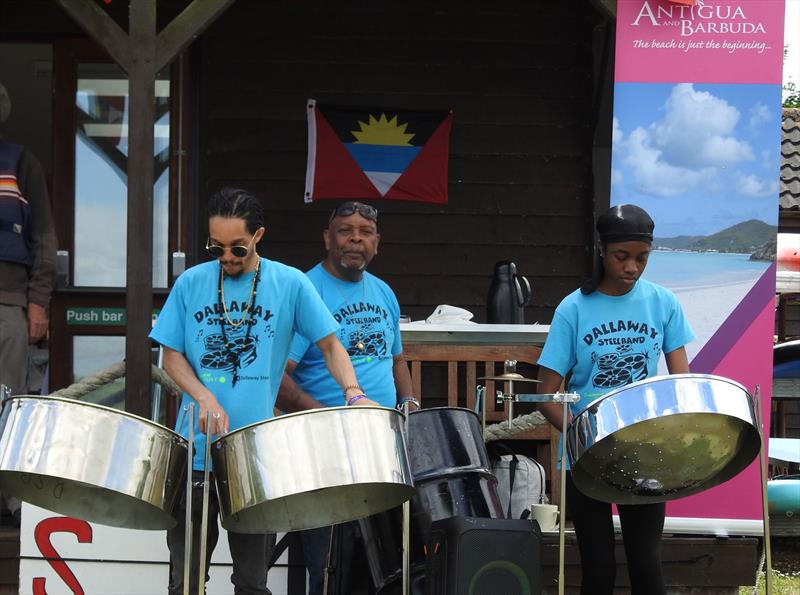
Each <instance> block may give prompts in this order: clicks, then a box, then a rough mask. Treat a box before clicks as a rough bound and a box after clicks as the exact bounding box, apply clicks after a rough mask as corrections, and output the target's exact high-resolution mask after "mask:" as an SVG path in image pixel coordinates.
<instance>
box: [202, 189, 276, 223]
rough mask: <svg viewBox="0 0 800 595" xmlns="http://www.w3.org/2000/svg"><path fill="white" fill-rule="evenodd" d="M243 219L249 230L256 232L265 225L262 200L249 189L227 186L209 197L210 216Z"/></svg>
mask: <svg viewBox="0 0 800 595" xmlns="http://www.w3.org/2000/svg"><path fill="white" fill-rule="evenodd" d="M212 217H224V218H226V219H232V218H235V219H243V220H244V222H245V225H246V226H247V231H249V232H250V233H255V232H256V231H258V228H259V227H263V226H264V209H263V208H262V207H261V202H259V200H258V199H257V198H256V197H255V196H253V194H251V193H250V192H248V191H247V190H243V189H241V188H230V187H225V188H222V189H221V190H217V191H216V192H215V193H214V194H212V195H211V197H210V198H209V199H208V218H209V219H211V218H212Z"/></svg>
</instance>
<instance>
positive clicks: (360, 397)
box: [347, 395, 367, 405]
mask: <svg viewBox="0 0 800 595" xmlns="http://www.w3.org/2000/svg"><path fill="white" fill-rule="evenodd" d="M366 398H367V395H355V396H353V397H350V398H349V399H347V404H348V405H352V404H353V403H355V402H356V401H360V400H361V399H366Z"/></svg>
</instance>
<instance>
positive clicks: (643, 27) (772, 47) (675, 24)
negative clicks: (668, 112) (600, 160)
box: [615, 0, 784, 84]
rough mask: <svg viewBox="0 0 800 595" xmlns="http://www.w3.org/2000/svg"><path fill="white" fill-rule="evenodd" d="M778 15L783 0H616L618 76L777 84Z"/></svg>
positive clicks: (654, 80)
mask: <svg viewBox="0 0 800 595" xmlns="http://www.w3.org/2000/svg"><path fill="white" fill-rule="evenodd" d="M783 18H784V1H783V0H733V1H730V0H697V2H696V3H695V4H694V6H689V5H686V4H679V3H676V2H671V1H670V0H619V1H618V2H617V54H616V73H615V80H616V82H617V83H620V82H640V83H678V82H693V83H751V84H752V83H761V84H773V83H774V84H780V83H781V68H782V56H783Z"/></svg>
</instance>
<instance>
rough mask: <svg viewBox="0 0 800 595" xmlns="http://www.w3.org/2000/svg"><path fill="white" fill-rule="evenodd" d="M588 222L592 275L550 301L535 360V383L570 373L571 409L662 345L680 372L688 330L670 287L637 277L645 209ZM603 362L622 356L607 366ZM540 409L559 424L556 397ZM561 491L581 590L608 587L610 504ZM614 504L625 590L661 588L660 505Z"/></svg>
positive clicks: (644, 248) (646, 235) (641, 368)
mask: <svg viewBox="0 0 800 595" xmlns="http://www.w3.org/2000/svg"><path fill="white" fill-rule="evenodd" d="M596 227H597V232H598V234H599V236H600V241H599V243H598V246H597V252H596V266H595V274H594V277H593V278H592V279H591V280H590V281H589V282H587V283H586V284H585V285H584V286H583V287H582V288H581V289H580V290H576V291H574V292H573V293H571V294H570V295H568V296H567V297H566V298H564V300H563V301H562V302H561V303H560V304H559V305H558V308H556V312H555V315H554V316H553V321H552V324H551V326H550V331H549V333H548V336H547V340H546V342H545V345H544V349H543V350H542V354H541V356H540V357H539V362H538V363H539V380H541V381H542V382H541V384H540V385H539V392H541V393H554V392H557V391H558V390H559V388H560V387H561V383H562V382H563V380H564V379H565V378H569V380H568V389H569V391H570V392H577V393H578V394H580V396H581V400H580V401H578V402H577V403H573V404H572V405H571V411H570V416H572V415H574V414H576V413H577V412H579V411H581V410H583V409H585V408H586V407H587V406H588V405H589V404H590V403H591V402H592V401H595V400H596V399H599V398H600V397H602V396H603V395H604V394H606V393H607V392H609V391H610V390H612V389H616V388H619V387H621V386H625V385H627V384H630V383H632V382H635V381H637V380H641V379H644V378H649V377H651V376H655V375H656V374H657V368H658V361H659V358H660V357H661V354H662V353H663V354H664V357H665V359H666V364H667V368H668V370H669V372H670V373H671V374H681V373H687V372H689V362H688V358H687V355H686V350H685V348H684V346H685V345H686V344H687V343H689V342H690V341H692V340H693V339H694V334H693V333H692V330H691V328H690V327H689V324H688V323H687V321H686V318H685V317H684V314H683V310H682V309H681V306H680V304H679V303H678V300H677V298H676V297H675V295H674V294H672V292H670V291H669V290H667V289H665V288H663V287H661V286H659V285H656V284H654V283H650V282H649V281H646V280H644V279H642V278H641V275H642V272H643V271H644V270H645V267H646V266H647V260H648V258H649V256H650V248H651V244H652V242H653V229H654V227H655V225H654V223H653V220H652V219H651V218H650V216H649V215H648V214H647V213H646V212H645V211H644V210H643V209H641V208H639V207H637V206H635V205H621V206H616V207H612V208H610V209H608V210H607V211H605V212H604V213H603V214H602V215H600V217H599V218H598V219H597V225H596ZM598 338H602V339H604V340H598ZM607 339H613V340H607ZM610 361H619V362H624V365H611V366H609V365H607V364H608V362H610ZM540 408H541V410H542V413H543V414H544V415H545V417H546V418H547V419H548V420H549V421H550V422H551V423H552V424H553V425H554V426H555V427H556V428H558V429H559V430H560V429H561V428H562V416H563V408H562V406H561V405H560V404H556V403H547V404H542V405H540ZM569 421H571V420H569ZM562 442H563V437H562ZM562 464H566V461H563V459H562ZM566 493H567V508H568V510H569V513H570V515H571V517H572V520H573V523H574V525H575V533H576V535H577V538H578V549H579V551H580V555H581V572H582V580H581V595H611V594H612V593H613V591H614V582H615V579H616V561H615V559H614V527H613V524H612V518H611V504H608V503H606V502H600V501H598V500H595V499H593V498H590V497H589V496H586V495H585V494H583V493H582V492H581V491H580V490H578V489H577V488H576V487H575V484H574V483H573V481H572V477H571V475H570V474H567V486H566ZM617 510H618V511H619V517H620V522H621V524H622V536H623V540H624V544H625V554H626V557H627V561H628V572H629V575H630V584H631V592H632V593H633V595H663V594H664V593H665V592H666V590H665V586H664V578H663V574H662V568H661V533H662V530H663V528H664V515H665V505H664V504H663V503H659V504H643V505H617Z"/></svg>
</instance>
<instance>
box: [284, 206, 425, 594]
mask: <svg viewBox="0 0 800 595" xmlns="http://www.w3.org/2000/svg"><path fill="white" fill-rule="evenodd" d="M322 239H323V241H324V242H325V250H326V252H327V255H326V256H325V259H324V260H323V261H322V262H320V263H319V264H317V265H316V266H315V267H314V268H312V269H311V270H310V271H308V272H307V273H306V274H307V275H308V278H309V279H310V280H311V283H313V285H314V287H315V288H316V290H317V291H318V292H319V294H320V296H321V297H322V300H323V301H324V302H325V306H326V307H327V308H328V310H329V311H330V312H331V314H332V315H333V317H334V318H335V319H336V322H337V323H338V325H339V328H338V329H337V331H336V335H337V337H338V338H339V340H340V341H341V342H342V344H343V345H344V346H345V348H346V349H347V353H348V355H349V356H350V359H351V361H352V362H353V367H354V368H355V370H356V374H357V375H358V380H359V383H360V384H361V386H363V387H364V389H365V390H366V393H367V394H368V395H369V396H370V398H371V399H372V400H374V401H376V402H377V403H378V404H379V405H382V406H384V407H395V406H402V405H404V404H405V403H406V402H408V403H409V409H410V410H411V411H413V410H415V409H416V408H417V407H418V406H419V403H418V402H417V401H416V400H415V399H414V398H413V397H412V390H411V374H410V373H409V371H408V364H407V363H406V361H405V360H404V359H403V353H402V352H403V347H402V343H401V341H400V326H399V321H400V306H399V304H398V302H397V298H396V297H395V295H394V292H393V291H392V290H391V288H390V287H389V286H388V285H387V284H386V283H385V282H384V281H382V280H381V279H379V278H378V277H376V276H375V275H372V274H370V273H368V272H367V267H368V266H369V264H370V262H372V259H373V258H374V257H375V255H376V254H377V253H378V244H379V243H380V234H379V233H378V211H377V209H375V208H374V207H372V206H371V205H367V204H364V203H361V202H355V201H349V202H345V203H343V204H340V205H339V206H337V207H336V208H335V209H333V212H332V213H331V216H330V218H329V220H328V227H327V229H325V230H324V231H323V232H322ZM338 392H339V391H338V389H337V387H336V384H335V383H334V382H333V380H332V379H331V378H330V376H329V375H328V374H327V373H326V370H325V364H324V359H323V357H322V353H321V352H320V351H319V349H318V348H317V347H316V346H314V345H313V344H311V342H310V341H308V340H307V339H306V338H304V337H300V336H296V337H295V339H294V341H292V346H291V349H290V350H289V361H288V363H287V366H286V374H285V375H284V379H283V382H282V385H281V390H280V393H279V397H278V407H279V408H281V409H282V410H283V411H286V412H291V411H300V410H304V409H311V408H315V407H330V406H339V405H341V399H340V398H339V397H338V394H337V393H338ZM339 529H340V530H341V532H342V548H341V552H342V556H341V560H340V562H339V564H338V566H339V569H338V571H339V572H340V573H341V575H342V592H343V593H348V592H349V576H350V566H351V560H352V555H353V546H354V540H355V523H345V524H342V525H340V526H339ZM330 536H331V528H330V527H322V528H320V529H311V530H307V531H303V532H302V534H301V538H302V542H303V551H304V555H305V560H306V568H307V569H308V573H309V582H310V585H309V591H308V592H309V594H310V595H320V594H321V593H322V592H323V586H324V568H325V566H326V558H327V555H328V550H329V544H330Z"/></svg>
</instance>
